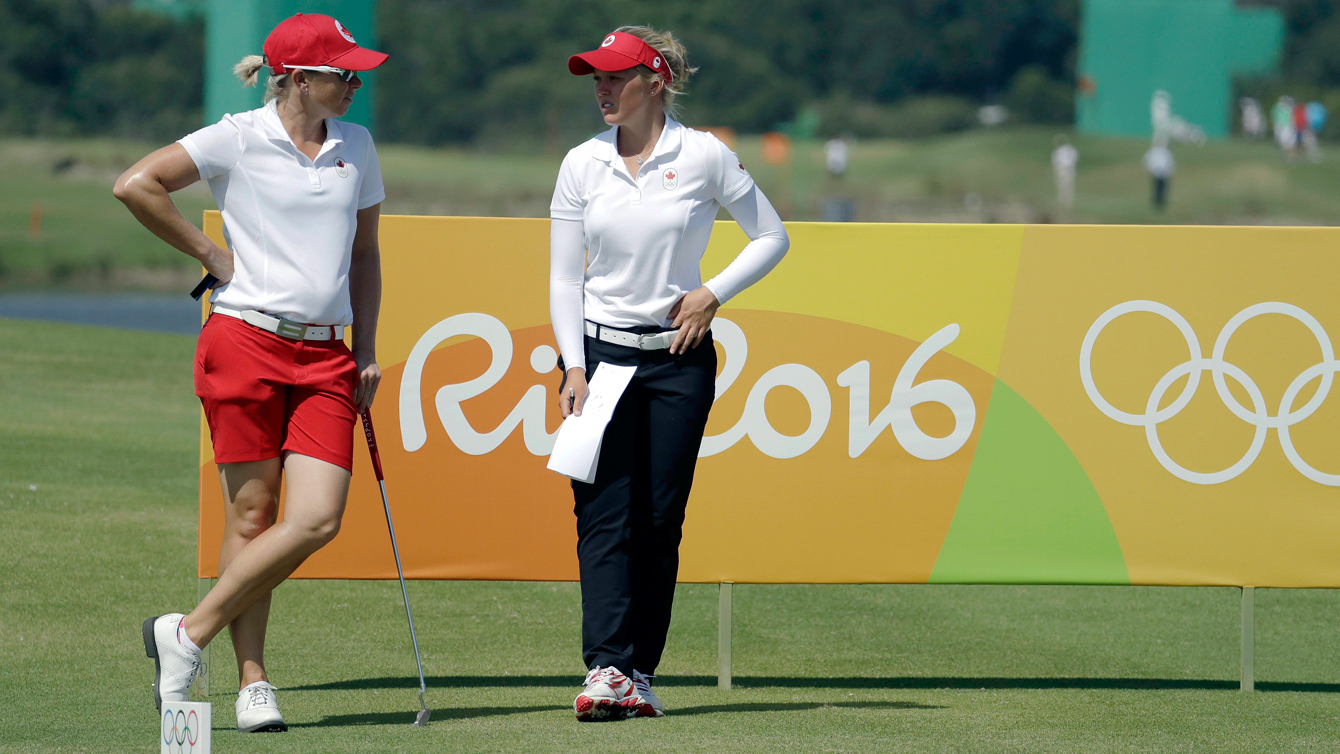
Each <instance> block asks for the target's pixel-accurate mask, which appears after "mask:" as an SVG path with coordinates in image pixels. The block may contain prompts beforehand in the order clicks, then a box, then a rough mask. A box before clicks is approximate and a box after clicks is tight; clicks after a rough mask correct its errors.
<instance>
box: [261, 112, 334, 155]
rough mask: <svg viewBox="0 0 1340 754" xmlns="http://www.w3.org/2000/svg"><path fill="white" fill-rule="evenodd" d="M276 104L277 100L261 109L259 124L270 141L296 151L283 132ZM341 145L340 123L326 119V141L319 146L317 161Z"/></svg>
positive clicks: (282, 123) (291, 139)
mask: <svg viewBox="0 0 1340 754" xmlns="http://www.w3.org/2000/svg"><path fill="white" fill-rule="evenodd" d="M278 103H279V100H270V101H269V102H267V103H266V104H265V107H264V108H262V113H261V124H262V125H263V126H264V127H265V136H266V138H268V139H269V140H270V141H277V142H280V143H281V144H288V145H289V146H291V147H293V148H294V149H295V150H296V149H297V148H298V147H297V146H296V145H295V144H294V143H293V137H292V136H289V135H288V131H286V130H284V121H282V120H280V119H279V104H278ZM342 144H344V132H343V131H341V130H340V122H339V121H338V120H335V119H334V118H326V140H325V142H323V143H322V144H321V151H320V152H318V153H317V155H316V157H317V159H321V155H323V154H325V153H327V152H329V151H331V150H332V149H334V148H335V147H337V146H340V145H342ZM299 154H302V153H301V152H299Z"/></svg>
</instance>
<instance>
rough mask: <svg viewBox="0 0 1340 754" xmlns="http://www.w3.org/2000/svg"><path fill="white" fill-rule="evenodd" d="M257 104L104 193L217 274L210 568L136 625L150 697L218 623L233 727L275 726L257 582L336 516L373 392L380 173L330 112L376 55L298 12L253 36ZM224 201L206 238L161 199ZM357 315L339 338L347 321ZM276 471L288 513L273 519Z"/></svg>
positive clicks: (277, 717) (248, 77)
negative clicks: (220, 520) (182, 603)
mask: <svg viewBox="0 0 1340 754" xmlns="http://www.w3.org/2000/svg"><path fill="white" fill-rule="evenodd" d="M264 51H265V57H264V58H262V57H261V56H260V55H252V56H248V57H247V58H245V59H243V60H242V62H241V63H239V64H238V65H237V67H236V68H235V69H234V72H235V73H237V75H238V77H239V78H241V79H242V81H243V83H244V84H246V85H248V86H249V85H253V84H255V83H256V77H257V75H258V74H259V73H260V71H261V69H263V68H264V69H266V72H267V73H268V81H267V83H266V95H265V101H266V104H265V106H264V107H262V108H260V109H259V110H252V111H250V112H245V113H239V114H236V115H226V116H224V118H223V120H221V121H220V122H218V123H216V124H215V125H212V126H208V127H206V128H204V129H201V130H199V131H196V132H195V133H193V134H190V135H189V136H187V137H185V138H183V139H182V140H181V141H179V142H178V143H176V144H172V145H170V146H166V147H163V148H162V149H159V150H158V151H156V152H154V153H153V154H150V155H149V156H148V157H145V158H144V159H143V160H140V161H139V162H138V163H137V164H135V165H134V166H133V167H131V168H130V169H129V170H127V171H126V172H125V174H123V175H122V176H121V178H120V179H119V180H118V181H117V183H116V188H115V189H114V190H113V193H114V194H115V195H116V197H117V198H118V199H120V200H121V201H122V202H124V203H125V205H126V206H127V207H128V208H129V209H130V211H131V212H132V213H133V214H134V215H135V217H136V219H138V220H139V221H140V222H141V223H142V224H144V226H145V227H146V228H148V229H149V230H151V231H153V232H154V233H155V234H156V235H158V237H159V238H162V239H163V240H164V241H166V242H168V243H169V244H171V245H172V246H174V247H176V248H177V249H178V250H180V251H182V252H184V253H186V254H188V255H190V256H191V257H193V258H195V259H197V260H199V261H200V262H201V264H203V265H204V266H205V268H206V269H207V270H208V271H209V272H210V274H212V275H213V276H214V277H215V278H217V279H218V281H219V282H218V283H217V284H216V286H215V290H214V292H213V294H212V295H211V297H210V301H211V303H212V308H211V314H210V317H209V319H208V321H207V322H206V323H205V325H204V327H203V328H202V330H201V332H200V338H199V341H198V342H197V345H196V359H195V389H196V394H197V395H198V396H199V397H200V401H201V404H202V405H203V406H204V409H205V417H206V419H207V421H208V422H209V428H210V435H211V439H212V441H213V445H214V461H215V463H217V464H218V468H219V480H220V482H221V483H222V486H223V498H224V535H223V547H222V551H221V552H220V554H219V581H218V583H217V584H216V585H215V586H214V588H213V589H211V590H210V592H209V594H207V595H206V596H205V598H204V599H203V600H201V602H200V604H199V605H198V606H196V608H195V609H194V610H192V611H191V612H190V613H189V614H188V615H185V616H183V615H182V614H180V613H169V614H166V615H161V616H157V617H154V618H150V619H148V620H146V621H145V622H144V625H143V627H142V633H143V639H144V648H145V653H146V654H147V655H148V656H149V657H150V658H152V659H153V660H154V673H155V675H154V683H153V690H154V702H155V704H157V705H159V706H160V709H161V703H162V702H164V701H166V702H184V701H186V700H187V693H188V691H189V689H190V686H191V682H192V681H193V680H194V677H195V674H196V672H197V671H198V670H199V668H200V657H201V650H202V648H203V647H206V646H208V645H209V643H210V641H211V640H213V639H214V637H215V636H216V635H218V633H219V632H220V631H222V630H223V629H224V628H225V627H227V628H229V629H230V634H231V637H232V642H233V651H234V652H235V653H236V655H237V666H238V675H239V686H240V687H241V690H240V691H239V693H238V698H237V705H236V707H237V729H238V730H240V731H249V732H257V731H283V730H287V725H286V724H285V722H284V718H283V716H282V715H281V714H280V713H279V705H278V702H277V701H276V700H275V694H274V690H275V687H274V686H272V685H270V682H269V676H268V675H267V673H266V670H265V661H264V650H265V632H266V625H267V623H268V621H269V614H270V594H271V590H273V589H274V588H275V587H276V586H278V585H279V584H280V583H282V582H283V581H284V579H286V578H288V576H289V574H291V573H293V571H294V570H295V569H297V567H298V566H299V565H301V564H302V562H303V561H304V560H306V559H307V557H308V556H310V555H311V554H312V553H314V552H316V551H317V550H319V549H321V547H323V546H324V545H325V544H326V543H328V542H330V540H331V539H333V538H334V537H335V535H336V533H338V532H339V529H340V520H341V518H342V517H343V515H344V505H345V500H346V498H347V496H348V492H349V478H350V473H351V469H352V468H353V430H354V423H355V420H356V417H357V415H358V412H360V411H363V410H365V409H366V408H367V407H368V406H370V405H371V404H372V399H373V396H374V395H375V393H376V390H377V384H378V382H379V381H380V379H381V371H380V369H379V368H378V366H377V359H376V336H377V313H378V308H379V306H380V302H381V266H380V252H379V249H378V245H377V224H378V218H379V216H380V212H381V201H382V199H384V198H385V196H386V192H385V191H384V190H383V188H382V177H381V168H380V167H379V164H378V161H377V150H376V148H375V147H374V146H373V144H372V138H371V136H370V135H369V134H368V131H367V129H365V128H363V127H362V126H358V125H354V124H351V123H344V122H341V121H338V120H336V118H339V117H341V116H343V115H344V114H345V113H346V112H348V110H349V105H350V104H352V102H353V97H354V94H355V92H357V91H358V89H359V87H361V86H362V81H361V80H360V79H359V78H358V75H357V72H358V71H366V70H370V69H372V68H376V67H377V66H379V65H381V64H382V63H383V62H385V61H386V57H387V56H386V55H385V54H383V53H380V52H376V51H373V50H368V49H364V48H361V47H359V46H358V45H357V43H356V42H355V41H354V38H353V36H352V35H350V34H349V32H348V30H347V29H345V28H344V26H342V25H341V24H340V23H339V22H338V21H336V20H335V19H333V18H331V17H330V16H324V15H320V14H308V15H304V14H301V13H299V14H298V15H296V16H293V17H292V18H289V19H287V20H285V21H283V22H281V23H280V24H279V25H278V26H277V27H275V29H274V30H273V31H272V32H270V35H269V36H268V37H267V38H266V40H265V45H264ZM202 179H203V180H206V181H208V182H209V187H210V190H211V191H212V192H213V194H214V199H215V201H216V202H217V203H218V206H219V211H220V212H221V213H222V215H223V234H224V238H225V239H226V241H227V248H220V247H219V246H217V245H215V243H214V242H213V241H211V240H210V239H209V238H208V237H206V236H205V234H204V233H202V232H201V231H200V230H199V229H198V228H196V227H195V226H194V225H192V224H191V223H190V222H189V221H188V220H187V219H186V218H185V217H182V215H181V213H180V212H179V211H178V210H177V207H176V206H175V205H174V204H173V202H172V198H171V197H170V196H169V193H170V192H173V191H179V190H181V189H183V188H185V187H187V186H189V185H191V184H192V183H195V182H196V181H199V180H202ZM346 325H355V329H354V334H353V350H352V352H351V351H350V349H349V348H347V347H345V345H344V341H343V339H344V328H345V326H346ZM281 482H282V483H283V484H285V485H286V486H287V491H286V493H285V513H284V520H283V521H278V522H276V516H277V512H278V508H279V495H280V485H281Z"/></svg>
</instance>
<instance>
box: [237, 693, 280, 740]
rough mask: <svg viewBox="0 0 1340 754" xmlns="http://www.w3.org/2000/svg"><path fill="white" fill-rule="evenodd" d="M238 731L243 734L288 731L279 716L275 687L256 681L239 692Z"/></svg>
mask: <svg viewBox="0 0 1340 754" xmlns="http://www.w3.org/2000/svg"><path fill="white" fill-rule="evenodd" d="M237 729H238V730H239V731H241V732H243V733H282V732H283V731H286V730H288V725H287V724H285V723H284V716H283V715H281V714H279V701H278V700H277V699H275V687H274V686H271V685H270V684H269V683H266V682H265V681H256V682H255V683H253V684H250V685H248V686H247V687H245V688H243V689H242V690H241V691H239V692H237Z"/></svg>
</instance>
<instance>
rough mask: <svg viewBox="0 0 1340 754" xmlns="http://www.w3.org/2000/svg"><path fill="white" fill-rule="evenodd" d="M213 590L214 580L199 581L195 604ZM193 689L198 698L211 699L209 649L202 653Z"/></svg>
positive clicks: (203, 650)
mask: <svg viewBox="0 0 1340 754" xmlns="http://www.w3.org/2000/svg"><path fill="white" fill-rule="evenodd" d="M213 588H214V579H197V580H196V600H195V603H196V604H197V605H198V604H200V603H201V602H202V601H203V600H204V599H205V595H206V594H209V590H210V589H213ZM191 689H192V690H194V691H195V694H196V696H198V697H200V698H202V699H208V698H209V647H205V648H204V649H202V650H201V651H200V670H199V671H198V672H197V673H196V674H195V683H194V684H193V685H192V686H191Z"/></svg>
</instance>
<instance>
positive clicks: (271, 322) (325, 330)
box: [210, 304, 344, 340]
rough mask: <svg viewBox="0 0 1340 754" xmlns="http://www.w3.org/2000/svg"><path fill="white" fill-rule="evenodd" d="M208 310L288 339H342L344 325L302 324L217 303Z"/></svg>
mask: <svg viewBox="0 0 1340 754" xmlns="http://www.w3.org/2000/svg"><path fill="white" fill-rule="evenodd" d="M210 311H212V312H214V313H215V314H223V315H226V316H229V317H236V318H237V319H240V320H242V321H243V322H246V323H247V324H248V325H255V326H256V327H259V328H260V329H262V330H265V331H267V332H272V333H274V334H275V335H278V336H279V337H281V338H288V339H289V340H331V336H332V334H333V335H334V339H335V340H344V325H304V324H303V323H301V322H294V321H293V320H290V319H283V318H280V317H271V316H270V315H269V314H262V313H260V312H258V311H256V310H254V309H246V310H241V309H230V308H228V307H226V306H219V305H218V304H215V305H214V307H213V308H212V309H211V310H210ZM332 331H333V333H332Z"/></svg>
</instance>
